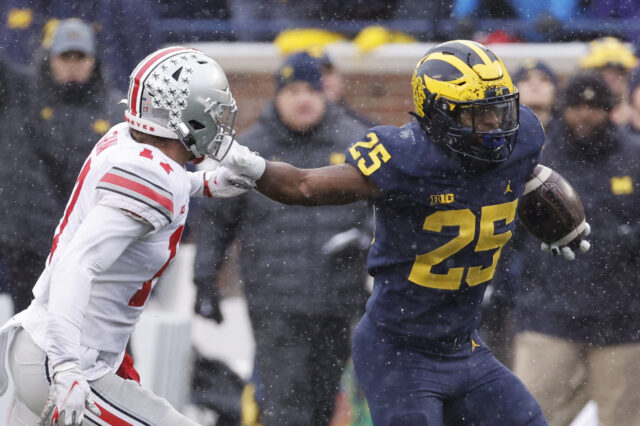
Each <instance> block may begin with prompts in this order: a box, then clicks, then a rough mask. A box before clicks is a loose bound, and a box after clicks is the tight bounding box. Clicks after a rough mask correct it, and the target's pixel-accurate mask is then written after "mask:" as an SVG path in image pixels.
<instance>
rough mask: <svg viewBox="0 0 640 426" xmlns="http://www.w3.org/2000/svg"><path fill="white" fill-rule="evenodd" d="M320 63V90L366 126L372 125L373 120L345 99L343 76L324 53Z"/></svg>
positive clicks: (328, 98)
mask: <svg viewBox="0 0 640 426" xmlns="http://www.w3.org/2000/svg"><path fill="white" fill-rule="evenodd" d="M320 62H321V63H322V91H323V92H324V95H325V97H326V98H327V100H328V101H330V102H333V103H334V104H336V105H338V106H340V107H342V109H343V110H344V112H346V113H347V114H348V115H350V116H352V117H353V118H355V119H356V120H358V121H361V122H362V123H364V124H365V125H366V126H367V127H373V126H374V125H375V123H374V122H373V120H371V119H369V118H367V117H364V116H362V115H361V114H359V113H358V112H356V111H354V110H353V109H352V108H351V107H350V106H349V104H347V101H346V99H345V81H344V76H343V75H342V73H340V71H338V69H337V68H336V67H335V65H334V64H333V62H332V61H331V58H329V55H327V54H326V53H325V54H324V55H322V56H321V57H320Z"/></svg>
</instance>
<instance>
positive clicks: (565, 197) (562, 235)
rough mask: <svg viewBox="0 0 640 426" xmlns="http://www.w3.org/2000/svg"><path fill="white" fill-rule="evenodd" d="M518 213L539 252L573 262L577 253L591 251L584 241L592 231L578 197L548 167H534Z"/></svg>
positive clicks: (587, 243)
mask: <svg viewBox="0 0 640 426" xmlns="http://www.w3.org/2000/svg"><path fill="white" fill-rule="evenodd" d="M517 213H518V220H520V222H521V223H522V224H523V225H524V227H525V228H526V229H527V230H528V231H529V233H531V234H532V235H533V236H534V237H536V238H537V239H538V240H540V241H541V242H542V243H541V246H540V248H541V249H542V250H543V251H545V252H549V253H551V254H552V255H554V256H558V255H562V256H563V257H564V258H565V259H567V260H573V259H575V257H576V256H575V253H576V251H577V250H579V251H581V252H583V253H585V252H587V251H589V248H590V247H591V244H590V243H589V241H587V240H586V239H585V238H586V237H587V236H588V235H589V234H590V233H591V227H590V226H589V224H588V223H587V221H586V219H585V214H584V207H583V205H582V201H581V200H580V197H579V196H578V193H577V192H576V191H575V189H574V188H573V187H572V186H571V184H570V183H569V182H568V181H567V180H566V179H564V178H563V177H562V176H561V175H560V174H559V173H557V172H555V171H554V170H552V169H550V168H548V167H545V166H542V165H537V166H536V167H535V169H534V171H533V173H532V175H531V177H530V178H529V180H528V181H527V183H526V186H525V191H524V194H523V197H522V200H521V201H520V204H519V206H518V211H517Z"/></svg>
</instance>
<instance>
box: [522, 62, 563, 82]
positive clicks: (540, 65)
mask: <svg viewBox="0 0 640 426" xmlns="http://www.w3.org/2000/svg"><path fill="white" fill-rule="evenodd" d="M534 70H537V71H540V72H542V73H543V74H544V75H546V76H547V78H549V80H550V81H551V83H553V85H554V86H556V87H558V79H557V77H556V74H555V73H554V72H553V70H552V69H551V68H549V66H548V65H547V64H545V63H544V62H542V61H539V60H537V59H527V60H525V61H524V62H523V63H522V66H521V67H520V68H518V70H516V72H515V73H514V74H512V79H513V83H514V84H516V85H517V84H518V83H519V82H521V81H522V80H526V79H527V78H528V77H529V73H530V72H531V71H534Z"/></svg>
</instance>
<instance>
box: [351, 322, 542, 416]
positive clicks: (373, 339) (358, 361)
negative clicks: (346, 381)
mask: <svg viewBox="0 0 640 426" xmlns="http://www.w3.org/2000/svg"><path fill="white" fill-rule="evenodd" d="M397 337H398V336H389V335H388V334H386V333H385V332H383V331H381V330H380V329H379V328H377V327H376V326H374V325H373V322H372V321H371V320H370V319H369V318H368V316H367V315H365V316H364V317H363V319H362V320H361V321H360V323H359V324H358V327H357V328H356V332H355V335H354V338H353V352H352V355H353V362H354V365H355V369H356V374H357V376H358V380H359V382H360V384H361V386H362V388H363V390H364V392H365V395H366V397H367V402H368V403H369V409H370V411H371V417H372V419H373V424H374V425H376V426H405V425H406V426H417V425H421V426H423V425H424V426H426V425H428V426H442V425H465V426H472V425H473V426H493V425H509V426H516V425H536V426H537V425H547V421H546V420H545V418H544V415H543V414H542V410H541V409H540V406H539V405H538V403H537V402H536V400H535V399H534V398H533V396H531V394H530V393H529V391H528V390H527V388H526V387H525V386H524V385H523V384H522V382H520V380H519V379H518V378H517V377H516V376H515V375H513V373H511V371H509V369H507V368H506V367H505V366H504V365H502V364H501V363H500V362H499V361H498V360H497V359H496V358H495V357H494V356H493V354H492V353H491V351H490V350H489V349H488V348H487V347H486V346H485V345H484V343H483V342H479V341H477V340H476V343H480V346H476V347H475V348H473V350H472V348H471V344H468V345H465V346H464V347H463V348H462V349H461V350H459V351H457V352H455V353H452V354H440V355H437V354H435V353H430V352H428V351H427V349H426V348H420V347H416V346H411V345H408V344H400V343H399V342H398V341H397ZM390 340H393V342H392V341H390Z"/></svg>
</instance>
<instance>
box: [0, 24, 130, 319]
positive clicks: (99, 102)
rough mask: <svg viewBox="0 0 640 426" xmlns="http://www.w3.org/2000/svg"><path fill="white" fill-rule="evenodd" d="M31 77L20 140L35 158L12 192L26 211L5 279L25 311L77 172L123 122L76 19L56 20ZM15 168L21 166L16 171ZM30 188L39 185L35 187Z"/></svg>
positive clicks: (117, 95)
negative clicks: (25, 177) (23, 199)
mask: <svg viewBox="0 0 640 426" xmlns="http://www.w3.org/2000/svg"><path fill="white" fill-rule="evenodd" d="M42 54H43V56H42V60H41V61H40V63H39V64H38V68H37V72H36V77H35V78H34V79H33V81H31V82H30V83H29V84H27V85H26V86H23V87H27V96H26V98H25V99H26V100H27V101H26V104H25V106H24V108H25V114H24V117H25V123H24V129H23V132H25V133H23V134H22V136H21V137H20V141H21V142H22V143H24V144H25V145H30V147H24V148H23V149H32V150H33V152H34V153H35V155H36V156H37V160H36V161H35V162H32V163H28V164H37V165H38V166H37V167H35V168H34V169H33V170H31V171H30V172H29V173H30V174H31V175H36V176H31V179H30V180H20V181H16V185H18V187H17V188H15V190H16V191H17V192H18V193H19V194H20V197H27V199H31V200H34V201H32V203H33V206H32V207H31V208H27V209H25V210H23V211H21V212H20V214H21V215H22V216H23V217H22V218H21V220H22V221H23V222H24V228H23V229H30V230H33V232H27V233H24V232H23V233H21V234H20V238H16V239H15V240H14V241H11V242H9V243H8V244H9V248H7V247H5V249H7V250H9V251H10V252H11V253H12V254H11V255H10V256H8V257H7V259H6V263H7V272H8V279H9V282H10V284H11V291H12V296H13V302H14V309H15V311H16V312H18V311H21V310H23V309H25V308H26V307H27V306H28V305H29V303H30V301H31V299H32V297H33V296H32V294H31V288H32V287H33V284H34V283H35V282H36V280H37V278H38V275H39V274H40V272H41V271H42V267H43V265H44V264H45V259H46V257H47V255H48V254H49V249H50V247H51V238H52V237H53V234H54V231H55V228H56V226H57V224H58V220H59V219H60V217H61V215H62V213H63V211H64V208H65V205H66V203H67V199H68V197H69V194H71V191H72V189H73V187H74V185H75V182H76V178H77V174H78V172H79V171H80V169H81V167H82V164H83V163H84V160H85V159H86V157H87V155H88V154H89V152H90V151H91V149H92V147H93V145H94V144H95V139H96V137H98V138H99V137H100V136H102V134H104V133H105V132H106V131H107V130H109V128H110V127H111V126H112V125H114V124H116V123H118V122H119V121H121V120H122V117H123V114H124V105H123V104H119V101H120V100H121V99H123V98H124V94H123V93H121V92H119V91H117V90H114V89H113V88H111V87H110V86H109V85H108V84H107V83H106V81H105V79H104V77H103V74H102V68H101V60H100V57H101V55H100V54H99V52H98V51H97V48H96V43H95V37H94V33H93V29H92V27H91V26H89V25H88V24H87V23H85V22H83V21H81V20H79V19H68V20H64V21H61V22H60V23H59V25H58V26H57V28H56V29H55V33H54V35H53V37H52V39H51V45H50V46H48V48H47V49H46V51H45V52H42ZM20 168H22V167H20ZM33 182H39V184H38V186H34V183H33Z"/></svg>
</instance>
